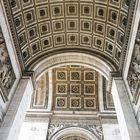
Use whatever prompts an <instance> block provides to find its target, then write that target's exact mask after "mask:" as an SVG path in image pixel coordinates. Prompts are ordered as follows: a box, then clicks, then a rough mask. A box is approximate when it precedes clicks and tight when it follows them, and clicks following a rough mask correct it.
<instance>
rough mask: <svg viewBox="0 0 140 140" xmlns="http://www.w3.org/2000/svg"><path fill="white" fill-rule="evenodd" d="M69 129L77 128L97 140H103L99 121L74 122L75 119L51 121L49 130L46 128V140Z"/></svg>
mask: <svg viewBox="0 0 140 140" xmlns="http://www.w3.org/2000/svg"><path fill="white" fill-rule="evenodd" d="M70 127H79V128H83V129H86V130H88V131H90V132H91V133H92V134H93V135H95V136H96V137H97V138H98V140H103V131H102V126H101V123H100V122H99V120H95V121H93V120H88V119H87V120H79V119H78V120H76V119H72V120H70V119H62V118H61V119H58V118H57V119H52V120H51V122H50V124H49V128H48V135H47V136H48V137H47V140H51V138H52V137H53V136H54V135H55V134H56V133H58V132H59V131H61V130H64V129H65V128H70Z"/></svg>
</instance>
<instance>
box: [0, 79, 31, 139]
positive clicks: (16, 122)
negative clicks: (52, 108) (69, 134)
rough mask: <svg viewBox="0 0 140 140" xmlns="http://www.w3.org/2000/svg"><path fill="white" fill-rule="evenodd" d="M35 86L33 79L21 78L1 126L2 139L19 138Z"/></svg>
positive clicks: (0, 136)
mask: <svg viewBox="0 0 140 140" xmlns="http://www.w3.org/2000/svg"><path fill="white" fill-rule="evenodd" d="M32 92H33V86H32V82H31V79H29V78H23V79H21V80H20V82H19V84H18V86H17V89H16V91H15V94H14V97H13V99H12V101H11V103H10V105H9V108H8V111H7V113H6V116H5V118H4V121H3V122H2V125H1V128H0V139H1V140H17V139H18V135H19V131H20V128H21V125H22V123H23V121H24V118H25V114H26V110H27V108H28V107H29V104H30V101H31V95H32Z"/></svg>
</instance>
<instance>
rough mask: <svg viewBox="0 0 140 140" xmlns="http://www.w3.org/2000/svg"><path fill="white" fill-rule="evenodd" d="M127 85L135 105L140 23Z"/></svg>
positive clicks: (139, 72)
mask: <svg viewBox="0 0 140 140" xmlns="http://www.w3.org/2000/svg"><path fill="white" fill-rule="evenodd" d="M128 84H129V87H130V90H131V93H132V96H133V102H134V103H135V104H137V101H138V99H139V96H140V23H139V28H138V31H137V36H136V40H135V46H134V50H133V55H132V59H131V64H130V68H129V72H128Z"/></svg>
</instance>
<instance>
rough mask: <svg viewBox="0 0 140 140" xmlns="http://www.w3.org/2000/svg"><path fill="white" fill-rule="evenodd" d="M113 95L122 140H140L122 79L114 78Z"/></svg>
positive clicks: (139, 132)
mask: <svg viewBox="0 0 140 140" xmlns="http://www.w3.org/2000/svg"><path fill="white" fill-rule="evenodd" d="M112 95H113V100H114V104H115V108H116V113H117V118H118V122H119V128H120V132H121V136H122V140H140V131H139V128H138V124H137V122H136V119H135V116H134V112H133V109H132V106H131V103H130V99H129V98H128V93H127V90H126V87H125V85H124V81H123V80H122V78H121V77H118V78H113V83H112Z"/></svg>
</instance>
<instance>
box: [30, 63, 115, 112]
mask: <svg viewBox="0 0 140 140" xmlns="http://www.w3.org/2000/svg"><path fill="white" fill-rule="evenodd" d="M50 72H51V74H50ZM51 75H53V76H51ZM99 75H100V74H99V73H98V72H97V71H96V70H94V69H91V68H88V67H84V66H80V65H65V66H61V67H57V68H54V69H52V70H51V71H49V72H46V73H44V74H43V75H42V76H41V77H40V78H39V79H38V80H37V81H36V91H35V92H34V93H33V96H32V101H31V109H45V110H48V111H51V110H52V111H57V112H59V111H71V112H72V111H86V112H87V111H95V112H98V111H99V104H100V103H99V101H100V100H99V94H101V95H102V97H103V106H104V110H110V111H111V110H114V104H113V99H112V95H111V94H109V93H108V92H106V91H107V88H106V87H107V84H108V83H107V80H106V79H105V78H104V77H103V76H101V75H100V76H101V79H99V78H98V77H99ZM51 83H52V84H51ZM99 88H100V89H102V90H101V91H103V92H100V91H98V90H99ZM98 92H99V94H98ZM101 102H102V101H101ZM100 105H101V104H100ZM50 107H51V108H50ZM49 109H50V110H49Z"/></svg>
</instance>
